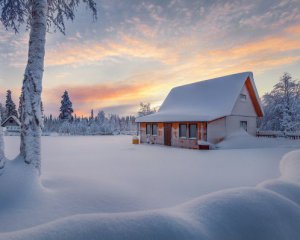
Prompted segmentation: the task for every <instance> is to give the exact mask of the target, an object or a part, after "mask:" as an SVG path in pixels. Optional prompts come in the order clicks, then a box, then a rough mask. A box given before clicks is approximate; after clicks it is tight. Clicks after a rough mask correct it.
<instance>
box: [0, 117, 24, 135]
mask: <svg viewBox="0 0 300 240" xmlns="http://www.w3.org/2000/svg"><path fill="white" fill-rule="evenodd" d="M1 127H3V129H4V133H5V134H6V135H19V134H20V130H21V123H20V121H19V119H18V118H17V117H16V116H13V115H12V116H9V117H8V118H6V119H5V120H4V121H3V122H2V123H1Z"/></svg>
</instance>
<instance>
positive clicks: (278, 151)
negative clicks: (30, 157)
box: [0, 135, 300, 240]
mask: <svg viewBox="0 0 300 240" xmlns="http://www.w3.org/2000/svg"><path fill="white" fill-rule="evenodd" d="M243 141H244V142H243ZM5 143H6V154H7V156H8V158H11V159H12V158H14V157H15V156H16V154H17V150H18V147H19V139H18V137H6V138H5ZM236 143H239V147H240V148H241V149H230V148H232V147H233V146H236ZM42 144H43V145H42V146H43V150H42V159H43V162H42V176H41V182H40V181H39V180H37V178H33V177H32V174H30V172H31V169H30V168H29V167H28V166H25V165H24V164H23V162H20V161H18V160H17V161H10V162H8V163H7V166H6V168H5V172H4V173H3V174H2V176H1V177H0V223H1V224H0V232H1V233H0V239H105V240H107V239H222V240H224V239H231V240H232V239H272V240H273V239H300V231H299V229H300V207H299V204H300V185H299V184H300V180H299V176H300V153H298V152H293V153H290V154H288V155H287V156H286V157H285V159H284V161H281V158H282V157H283V156H284V155H285V154H286V153H287V152H289V151H292V150H294V149H296V148H299V147H300V141H297V140H294V141H293V140H291V141H289V140H285V139H281V140H280V139H277V140H274V139H256V138H255V139H250V140H249V138H248V137H243V136H240V135H238V136H232V137H231V138H229V139H227V140H226V141H225V142H224V143H222V144H220V145H219V146H218V147H219V148H220V149H218V150H214V151H197V150H187V149H178V148H169V147H164V146H151V145H132V144H131V137H129V136H95V137H43V138H42ZM251 144H252V145H251ZM242 147H248V148H242ZM237 148H238V147H237ZM280 161H281V164H280ZM279 166H281V168H279ZM280 170H281V171H280ZM271 179H275V180H271ZM216 191H217V192H216Z"/></svg>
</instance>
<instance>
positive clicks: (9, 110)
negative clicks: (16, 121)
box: [5, 90, 18, 118]
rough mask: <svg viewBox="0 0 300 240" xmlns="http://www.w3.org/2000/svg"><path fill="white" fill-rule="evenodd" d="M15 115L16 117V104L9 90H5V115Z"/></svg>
mask: <svg viewBox="0 0 300 240" xmlns="http://www.w3.org/2000/svg"><path fill="white" fill-rule="evenodd" d="M10 116H15V117H16V118H18V112H17V110H16V104H15V103H14V101H13V100H12V97H11V91H10V90H7V92H6V102H5V117H6V118H8V117H10Z"/></svg>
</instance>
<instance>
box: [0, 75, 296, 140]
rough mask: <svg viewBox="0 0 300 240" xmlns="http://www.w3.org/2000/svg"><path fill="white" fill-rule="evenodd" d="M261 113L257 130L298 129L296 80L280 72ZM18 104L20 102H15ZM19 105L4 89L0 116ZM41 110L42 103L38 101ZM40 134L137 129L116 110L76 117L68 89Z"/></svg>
mask: <svg viewBox="0 0 300 240" xmlns="http://www.w3.org/2000/svg"><path fill="white" fill-rule="evenodd" d="M262 104H263V108H264V117H263V118H262V119H259V122H258V126H259V130H271V131H281V132H295V131H300V82H299V81H297V80H296V79H294V78H293V77H292V76H291V75H290V74H289V73H284V74H283V75H282V76H281V77H280V78H279V81H278V82H277V83H276V84H275V85H274V86H273V89H272V90H271V91H270V92H268V93H265V94H264V95H263V96H262ZM19 105H20V103H19ZM20 108H21V107H20V106H19V108H18V110H17V109H16V104H15V103H14V102H13V100H12V92H11V90H7V93H6V101H5V105H2V104H1V103H0V114H1V118H2V120H5V119H6V118H7V117H9V116H15V117H17V118H19V116H20ZM156 111H157V110H156V109H155V108H152V107H151V104H150V103H143V102H142V103H140V107H139V110H138V112H137V116H139V117H140V116H145V115H148V114H152V113H155V112H156ZM41 112H42V114H43V105H42V102H41ZM42 129H43V132H44V134H47V133H52V132H56V133H59V134H70V135H111V134H122V133H134V132H136V131H137V125H136V123H135V116H133V115H129V116H124V117H120V116H119V115H117V114H107V113H105V112H104V111H103V110H100V111H99V112H98V113H97V114H95V116H94V110H91V114H90V116H89V117H83V116H82V117H78V116H76V115H75V114H74V110H73V104H72V101H71V100H70V97H69V94H68V91H65V92H64V93H63V95H62V97H61V106H60V109H59V115H58V117H53V116H52V115H49V116H45V115H43V128H42Z"/></svg>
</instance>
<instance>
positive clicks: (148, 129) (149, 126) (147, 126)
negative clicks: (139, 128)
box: [146, 123, 151, 135]
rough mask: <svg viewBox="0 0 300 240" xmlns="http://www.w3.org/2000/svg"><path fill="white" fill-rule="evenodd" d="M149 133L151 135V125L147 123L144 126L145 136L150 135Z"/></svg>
mask: <svg viewBox="0 0 300 240" xmlns="http://www.w3.org/2000/svg"><path fill="white" fill-rule="evenodd" d="M150 133H151V124H150V123H147V125H146V134H149V135H150Z"/></svg>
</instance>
